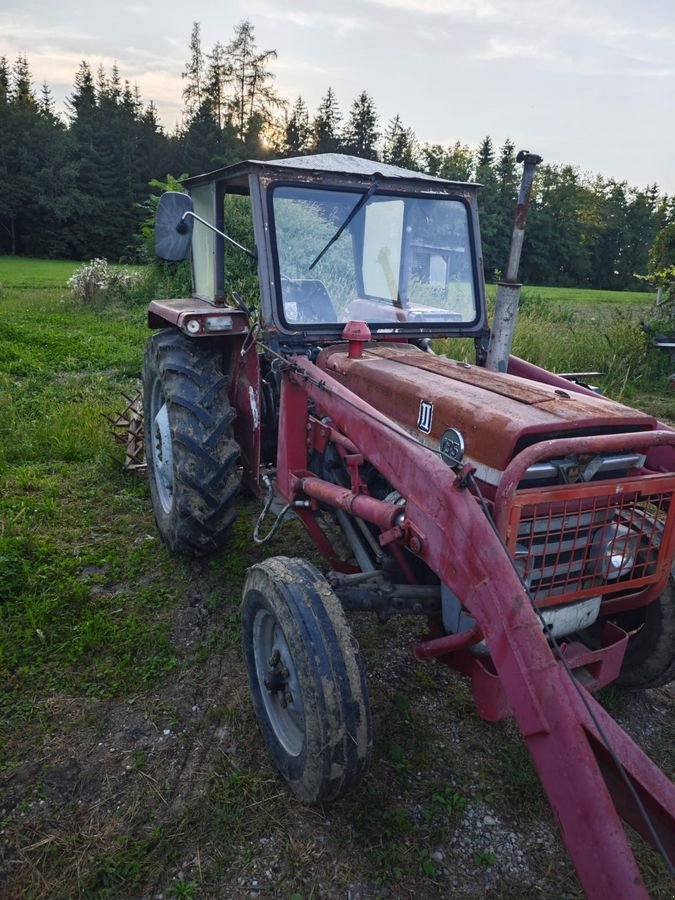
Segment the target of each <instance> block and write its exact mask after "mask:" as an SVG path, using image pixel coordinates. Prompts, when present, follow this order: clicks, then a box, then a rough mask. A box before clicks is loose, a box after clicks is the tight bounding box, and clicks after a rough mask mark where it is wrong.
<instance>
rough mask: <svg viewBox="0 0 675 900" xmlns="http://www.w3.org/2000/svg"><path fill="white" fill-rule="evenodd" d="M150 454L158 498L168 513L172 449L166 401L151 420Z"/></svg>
mask: <svg viewBox="0 0 675 900" xmlns="http://www.w3.org/2000/svg"><path fill="white" fill-rule="evenodd" d="M152 454H153V462H154V464H155V473H156V476H157V477H156V483H157V487H158V492H159V498H160V501H161V504H162V507H163V508H164V512H166V513H169V512H171V506H172V503H173V449H172V444H171V429H170V426H169V409H168V407H167V405H166V403H162V405H161V406H160V407H159V409H158V410H157V413H156V414H155V418H154V421H153V441H152Z"/></svg>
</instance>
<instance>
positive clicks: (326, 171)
mask: <svg viewBox="0 0 675 900" xmlns="http://www.w3.org/2000/svg"><path fill="white" fill-rule="evenodd" d="M289 171H294V172H302V173H307V174H310V173H312V174H313V173H317V174H321V175H349V176H352V177H360V178H363V177H365V178H372V177H373V176H374V175H381V176H382V178H387V179H394V180H401V179H403V180H413V181H423V182H431V183H433V184H438V185H447V184H461V185H463V186H465V185H466V182H454V181H449V180H448V179H447V178H439V177H438V176H436V175H427V174H426V173H425V172H417V171H415V170H413V169H403V168H401V167H400V166H392V165H389V164H388V163H383V162H377V161H375V160H371V159H361V158H360V157H357V156H348V155H346V154H343V153H316V154H313V155H310V156H292V157H287V158H285V159H273V160H256V159H249V160H245V161H244V162H240V163H235V164H234V165H232V166H224V167H223V168H222V169H215V170H214V171H212V172H207V173H205V174H203V175H195V176H194V177H193V178H186V179H185V180H184V181H183V184H184V185H185V186H186V187H188V188H190V187H193V186H194V185H198V184H202V183H203V182H204V181H227V180H230V179H239V178H241V177H242V175H248V174H251V173H259V174H267V173H269V172H279V173H281V174H283V173H284V172H289ZM475 187H476V185H474V184H471V185H470V188H471V189H472V190H474V189H475Z"/></svg>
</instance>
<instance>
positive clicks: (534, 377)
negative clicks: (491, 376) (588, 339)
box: [507, 356, 675, 472]
mask: <svg viewBox="0 0 675 900" xmlns="http://www.w3.org/2000/svg"><path fill="white" fill-rule="evenodd" d="M507 371H508V372H509V374H510V375H518V376H519V377H520V378H527V379H529V380H530V381H538V382H539V383H540V384H550V385H553V386H554V387H559V388H561V389H563V390H568V391H572V392H573V393H575V394H586V395H588V396H594V397H597V394H596V393H595V391H591V390H590V389H589V388H587V387H584V386H583V385H582V384H575V383H574V382H573V381H569V380H568V379H566V378H563V377H562V376H561V375H555V374H554V373H553V372H548V371H547V370H546V369H542V368H541V366H535V365H534V363H531V362H527V361H526V360H524V359H520V358H519V357H517V356H511V357H510V358H509V366H508V369H507ZM656 427H657V428H658V430H659V431H672V429H671V427H670V426H669V425H666V424H665V423H663V422H657V423H656ZM647 467H648V468H650V469H654V470H655V471H657V472H674V471H675V447H673V446H671V445H669V444H662V445H661V446H659V447H652V448H651V449H650V450H649V451H648V453H647Z"/></svg>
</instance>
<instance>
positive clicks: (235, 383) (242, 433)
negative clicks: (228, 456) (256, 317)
mask: <svg viewBox="0 0 675 900" xmlns="http://www.w3.org/2000/svg"><path fill="white" fill-rule="evenodd" d="M246 338H247V336H246V335H239V336H238V337H236V338H233V339H230V341H228V345H227V349H228V350H230V348H231V352H229V353H226V354H225V358H226V359H227V358H229V359H230V362H231V371H230V402H231V403H232V405H233V407H234V408H235V409H236V411H237V416H236V418H235V420H234V437H235V440H236V441H237V443H238V444H239V448H240V450H241V460H242V464H243V480H244V483H245V485H246V486H247V488H248V489H249V490H250V491H251V492H252V493H253V494H255V495H256V496H258V497H259V496H261V495H262V488H261V484H260V445H261V441H262V431H261V426H262V408H261V401H260V358H259V356H258V350H257V348H256V346H255V344H251V343H248V348H247V347H246V344H247V340H246ZM242 350H243V351H244V352H243V353H242Z"/></svg>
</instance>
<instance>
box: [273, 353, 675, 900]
mask: <svg viewBox="0 0 675 900" xmlns="http://www.w3.org/2000/svg"><path fill="white" fill-rule="evenodd" d="M355 362H356V363H358V364H360V365H363V364H364V363H365V362H366V361H365V360H357V361H355ZM382 362H383V361H381V360H376V361H375V364H376V365H380V364H381V363H382ZM385 362H386V361H385ZM292 363H293V364H294V366H295V371H294V372H292V373H289V374H288V375H287V376H286V377H285V378H284V381H283V384H282V401H281V403H282V411H283V415H282V420H281V421H282V422H283V427H282V429H281V431H282V434H281V435H280V442H279V457H278V478H279V482H280V484H281V485H284V486H285V487H286V489H291V490H292V485H291V484H290V483H289V481H290V479H289V475H290V471H292V469H293V468H295V469H303V468H305V467H306V464H307V440H306V425H307V414H308V400H309V399H311V400H312V401H313V402H314V404H315V405H316V409H317V414H318V415H319V416H324V415H329V416H330V417H331V419H332V423H333V425H334V427H336V428H338V429H339V430H340V431H341V432H342V433H343V434H346V435H348V436H349V437H350V439H351V440H352V441H353V442H354V443H355V444H356V446H357V447H358V449H359V451H360V453H361V454H362V455H363V456H364V458H365V459H366V460H368V461H369V462H371V463H372V464H373V465H374V466H375V467H376V468H377V470H378V471H379V472H380V473H381V474H382V476H383V477H384V478H386V479H387V481H388V482H389V483H390V484H391V485H392V486H393V487H394V488H395V489H396V490H398V491H399V492H400V493H401V494H402V496H405V497H406V498H407V504H406V509H405V518H406V524H407V523H408V522H409V523H410V524H411V525H413V526H414V528H415V531H416V533H417V534H418V535H419V536H420V542H419V550H418V553H419V556H420V557H421V558H422V559H423V560H424V561H425V562H426V563H427V565H429V566H430V568H431V569H432V570H433V571H434V572H435V573H436V574H437V575H438V577H439V578H440V580H441V582H442V583H444V584H446V585H448V586H449V587H450V589H451V590H453V591H454V592H455V593H458V594H459V595H460V596H461V597H462V601H463V605H464V606H465V608H466V609H467V611H468V612H469V613H470V615H471V616H473V617H474V618H475V619H476V621H477V623H478V626H479V627H480V629H481V631H482V633H483V634H484V636H485V640H486V642H487V645H488V648H489V650H490V654H491V663H490V665H491V666H493V667H494V673H493V674H491V673H490V672H489V671H488V670H487V669H485V677H486V679H487V680H488V681H489V680H490V679H492V681H493V682H496V685H495V686H496V689H497V693H498V692H499V691H502V692H503V694H504V697H505V700H506V701H508V705H509V706H510V707H511V710H512V712H513V714H514V716H515V718H516V720H517V722H518V726H519V728H520V731H521V733H522V735H523V737H524V739H525V741H526V743H527V745H528V749H529V750H530V753H531V755H532V758H533V760H534V763H535V766H536V768H537V771H538V773H539V776H540V778H541V781H542V784H543V786H544V788H545V790H546V793H547V795H548V798H549V801H550V802H551V805H552V806H553V808H554V810H555V813H556V815H557V817H558V820H559V822H560V825H561V831H562V835H563V838H564V840H565V843H566V845H567V848H568V850H569V853H570V857H571V859H572V861H573V863H574V865H575V866H576V869H577V872H578V874H579V877H580V880H581V883H582V886H583V889H584V891H585V893H586V895H587V896H588V897H589V898H595V900H600V898H602V900H604V898H606V897H613V898H619V900H634V898H644V897H646V896H647V894H646V890H645V887H644V883H643V881H642V878H641V876H640V873H639V870H638V869H637V866H636V864H635V860H634V858H633V855H632V852H631V848H630V845H629V843H628V841H627V839H626V835H625V833H624V831H623V827H622V825H621V822H620V819H619V815H618V813H617V809H618V811H619V812H620V813H621V814H622V815H624V816H625V817H626V818H627V819H628V820H629V821H632V820H633V819H634V810H631V809H630V800H629V799H627V798H626V796H625V790H624V789H622V787H621V785H620V784H617V783H616V779H614V781H613V782H612V781H610V782H609V783H608V784H607V783H606V782H605V780H604V777H603V773H604V767H603V760H602V756H603V752H604V751H603V750H602V748H601V747H600V746H599V742H598V741H597V740H596V736H595V735H593V734H592V729H591V727H590V726H589V724H588V716H587V714H586V712H585V708H584V706H583V704H582V703H581V701H580V700H579V694H578V693H577V689H576V688H575V686H574V684H573V682H572V681H571V680H570V678H569V676H568V674H567V673H566V672H565V671H564V670H563V669H562V667H561V666H560V664H559V663H557V662H556V660H555V658H554V656H553V654H552V651H551V649H550V647H549V645H548V643H547V641H546V639H545V637H544V635H543V633H542V629H541V625H540V622H539V620H538V619H537V617H536V615H535V612H534V610H533V608H532V606H531V604H530V602H529V599H528V597H527V595H526V593H525V591H524V589H523V586H522V584H521V582H520V580H519V578H518V576H517V575H516V573H515V571H514V569H513V566H512V564H511V562H510V560H509V559H508V557H507V556H506V554H505V552H504V549H503V548H502V546H501V544H500V543H499V541H498V540H497V537H496V536H495V535H494V533H493V532H492V530H491V528H490V527H489V526H488V525H487V523H486V519H485V516H484V514H483V512H482V510H481V509H480V508H479V506H478V505H477V504H476V502H475V499H474V498H473V496H472V495H471V494H470V493H469V492H467V491H466V490H463V489H462V487H461V479H457V478H456V477H455V475H454V474H453V472H452V471H451V470H450V469H449V468H448V467H447V466H445V465H444V464H443V463H442V462H441V461H440V459H438V458H437V457H436V456H435V455H434V454H431V453H429V452H428V450H427V449H425V448H424V447H423V446H420V445H419V444H418V443H416V442H412V441H411V440H410V437H409V435H408V434H406V432H405V431H404V430H403V429H401V428H399V427H398V426H397V425H395V424H392V423H391V421H390V420H389V419H388V417H387V415H386V414H383V413H382V412H381V411H380V410H379V409H377V408H375V407H374V406H372V405H371V404H369V403H367V402H365V401H364V400H363V399H362V398H361V397H359V396H358V395H357V394H355V393H354V392H352V391H350V390H349V389H348V388H346V387H345V386H344V385H342V384H341V383H340V382H339V381H337V380H336V379H335V378H333V377H332V376H331V375H329V374H327V372H326V371H325V369H322V368H318V367H317V366H316V365H314V364H312V363H310V362H309V361H308V360H307V359H306V358H305V357H301V356H296V357H293V358H292ZM372 363H373V361H371V363H370V364H372ZM366 364H367V363H366ZM398 369H399V371H402V369H403V367H398ZM361 372H363V369H361ZM523 408H527V407H523ZM430 484H433V486H434V490H433V491H431V492H430V490H429V485H430ZM289 496H290V495H289ZM450 547H452V553H449V552H448V548H450ZM477 668H478V665H477V666H476V671H477ZM486 683H487V682H486ZM476 687H477V681H476V678H474V689H476ZM490 690H491V689H490ZM579 691H580V692H581V693H582V695H585V696H587V697H589V698H590V695H588V694H587V692H586V691H585V689H584V688H583V687H581V686H579ZM492 693H494V691H492ZM495 696H496V695H495ZM590 702H592V701H590ZM609 721H610V722H611V719H610V720H609ZM611 725H612V737H613V747H614V749H615V752H616V753H617V754H618V756H619V758H620V759H621V760H622V762H623V764H624V765H625V766H626V768H627V769H628V770H629V772H630V773H631V777H632V778H633V779H634V780H635V781H636V782H639V783H640V785H641V786H643V788H644V790H643V793H644V796H645V798H646V799H647V800H648V802H649V803H650V804H652V806H657V805H658V806H659V808H660V810H661V812H660V819H659V825H660V827H662V828H663V829H664V830H665V829H670V831H671V832H672V831H673V830H674V829H675V789H674V788H673V786H672V785H670V783H669V782H668V780H667V779H666V778H665V776H663V774H662V773H661V772H659V770H658V768H657V767H656V766H655V765H654V764H653V763H651V762H650V761H649V760H648V759H647V758H646V757H645V756H644V754H641V753H640V751H639V750H638V748H637V747H636V746H635V744H634V743H633V742H632V741H631V740H630V738H629V737H628V736H627V735H626V734H625V733H624V732H623V731H622V730H621V729H620V728H619V727H618V726H617V725H615V723H613V722H611ZM615 804H616V805H615Z"/></svg>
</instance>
